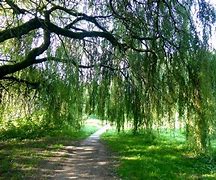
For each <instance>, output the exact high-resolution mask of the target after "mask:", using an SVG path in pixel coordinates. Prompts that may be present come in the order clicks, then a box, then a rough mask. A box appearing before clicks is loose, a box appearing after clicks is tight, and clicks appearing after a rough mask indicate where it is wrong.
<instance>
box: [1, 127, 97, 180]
mask: <svg viewBox="0 0 216 180" xmlns="http://www.w3.org/2000/svg"><path fill="white" fill-rule="evenodd" d="M99 127H100V125H99V123H97V124H93V123H90V124H87V125H86V126H84V127H83V128H82V129H81V130H80V131H74V130H72V128H70V127H64V128H62V129H59V130H55V131H52V132H49V133H48V134H47V135H46V136H44V137H39V138H36V139H22V140H20V138H19V137H17V138H13V139H9V140H1V141H0V179H32V178H33V179H35V178H36V177H37V174H38V173H39V168H40V165H41V163H43V162H45V161H47V160H49V159H50V158H52V156H53V154H54V152H56V151H57V150H59V149H61V148H63V147H64V146H66V145H71V143H75V142H76V141H79V140H81V139H84V138H86V137H88V136H89V135H90V134H92V133H93V132H95V131H96V130H97V129H98V128H99Z"/></svg>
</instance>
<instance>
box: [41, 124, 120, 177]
mask: <svg viewBox="0 0 216 180" xmlns="http://www.w3.org/2000/svg"><path fill="white" fill-rule="evenodd" d="M109 127H110V126H109V125H106V126H104V127H102V128H101V129H99V130H98V131H97V132H95V133H94V134H92V135H91V136H90V137H88V138H87V139H85V140H83V141H81V142H80V143H79V144H78V145H77V146H66V147H65V148H64V149H62V150H61V151H60V152H58V155H57V156H56V157H55V158H53V160H50V161H49V162H47V163H46V165H45V168H43V170H42V174H43V175H42V178H46V179H92V180H93V179H95V180H103V179H104V180H112V179H117V178H116V177H115V175H114V173H113V172H112V168H113V165H114V163H113V162H111V161H112V159H111V157H110V154H109V153H108V152H107V150H106V148H105V146H104V145H103V144H102V143H101V142H100V135H101V134H102V133H104V132H105V131H106V130H107V129H109ZM58 156H59V157H58ZM62 157H63V158H62Z"/></svg>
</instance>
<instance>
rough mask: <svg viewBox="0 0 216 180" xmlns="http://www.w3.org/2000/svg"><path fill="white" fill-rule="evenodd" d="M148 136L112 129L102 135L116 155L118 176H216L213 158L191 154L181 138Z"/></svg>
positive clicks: (129, 178)
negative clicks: (152, 137) (133, 134)
mask: <svg viewBox="0 0 216 180" xmlns="http://www.w3.org/2000/svg"><path fill="white" fill-rule="evenodd" d="M147 138H148V136H146V135H136V136H132V135H131V134H127V133H119V134H117V133H115V132H114V131H112V132H107V133H105V134H104V135H103V136H102V139H103V140H104V141H105V143H106V144H107V145H108V146H109V147H110V149H111V150H113V151H114V152H116V154H117V155H118V158H119V166H118V168H117V172H118V174H119V176H120V178H121V179H123V180H124V179H128V180H131V179H132V180H133V179H160V180H161V179H162V180H173V179H189V180H190V179H191V180H192V179H200V178H201V179H216V160H211V159H210V160H211V162H210V161H209V159H208V157H207V159H206V158H205V157H201V158H199V157H196V156H194V154H193V153H191V152H190V151H189V150H188V148H187V146H186V144H185V141H184V140H183V138H182V137H180V138H178V137H177V135H176V136H175V137H173V136H169V135H168V134H165V135H164V134H160V137H159V138H155V139H152V141H148V139H147Z"/></svg>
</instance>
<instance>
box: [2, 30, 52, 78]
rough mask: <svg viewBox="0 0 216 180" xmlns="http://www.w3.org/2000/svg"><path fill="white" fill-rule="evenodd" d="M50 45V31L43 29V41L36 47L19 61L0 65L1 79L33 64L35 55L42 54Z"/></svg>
mask: <svg viewBox="0 0 216 180" xmlns="http://www.w3.org/2000/svg"><path fill="white" fill-rule="evenodd" d="M49 45H50V32H48V31H45V32H44V43H43V44H42V45H41V46H39V47H37V48H34V49H32V50H31V51H30V52H29V53H28V54H27V56H26V58H25V59H24V60H23V61H22V62H19V63H16V64H13V65H3V66H0V79H2V78H3V77H4V76H6V75H8V74H11V73H15V72H17V71H20V70H22V69H25V68H27V67H29V66H31V65H33V64H34V61H35V59H36V57H37V56H38V55H40V54H42V53H43V52H44V51H45V50H47V48H48V47H49Z"/></svg>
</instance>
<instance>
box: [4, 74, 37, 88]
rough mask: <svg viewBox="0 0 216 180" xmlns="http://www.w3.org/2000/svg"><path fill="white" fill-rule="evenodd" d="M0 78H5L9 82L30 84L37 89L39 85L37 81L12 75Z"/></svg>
mask: <svg viewBox="0 0 216 180" xmlns="http://www.w3.org/2000/svg"><path fill="white" fill-rule="evenodd" d="M2 80H7V81H11V82H16V83H23V84H26V85H27V86H31V87H32V88H34V89H37V88H38V87H39V85H40V84H39V83H38V82H30V81H27V80H24V79H19V78H16V77H13V76H5V77H3V78H2Z"/></svg>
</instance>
